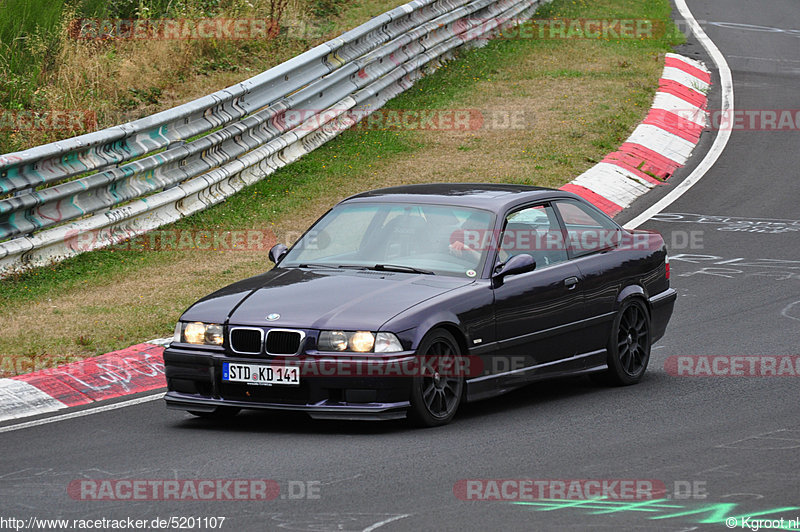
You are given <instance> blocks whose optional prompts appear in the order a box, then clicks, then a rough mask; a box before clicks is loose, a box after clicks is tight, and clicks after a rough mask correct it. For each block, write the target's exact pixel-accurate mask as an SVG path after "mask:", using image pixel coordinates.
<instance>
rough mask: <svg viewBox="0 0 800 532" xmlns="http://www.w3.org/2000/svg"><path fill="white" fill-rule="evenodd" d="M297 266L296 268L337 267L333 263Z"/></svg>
mask: <svg viewBox="0 0 800 532" xmlns="http://www.w3.org/2000/svg"><path fill="white" fill-rule="evenodd" d="M297 267H298V268H332V269H334V270H335V269H336V268H337V266H334V265H333V264H298V265H297Z"/></svg>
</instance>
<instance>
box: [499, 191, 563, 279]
mask: <svg viewBox="0 0 800 532" xmlns="http://www.w3.org/2000/svg"><path fill="white" fill-rule="evenodd" d="M521 253H527V254H529V255H531V256H532V257H533V258H534V259H535V260H536V269H537V270H538V269H541V268H544V267H547V266H550V265H552V264H558V263H559V262H564V261H566V260H567V250H566V246H565V244H564V238H563V235H562V233H561V227H560V226H559V224H558V219H557V218H556V215H555V213H554V211H553V207H551V206H550V205H549V204H544V205H535V206H532V207H525V208H523V209H520V210H518V211H514V212H512V213H511V214H509V215H508V216H507V217H506V222H505V227H504V228H503V234H502V236H501V238H500V251H499V259H500V260H501V261H506V260H508V259H510V258H511V257H513V256H514V255H519V254H521Z"/></svg>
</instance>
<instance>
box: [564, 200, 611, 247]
mask: <svg viewBox="0 0 800 532" xmlns="http://www.w3.org/2000/svg"><path fill="white" fill-rule="evenodd" d="M555 205H556V208H557V209H558V213H559V215H561V219H562V220H563V221H564V226H565V228H566V230H567V244H568V246H569V249H570V251H571V252H572V255H573V256H574V257H582V256H584V255H588V254H590V253H594V252H597V251H602V250H604V249H608V248H610V247H613V246H615V245H617V243H618V242H619V238H620V232H619V226H617V224H615V223H614V222H613V221H612V220H611V219H610V218H608V217H607V216H606V215H604V214H602V213H600V212H597V211H595V210H594V209H593V208H591V207H589V206H588V205H584V204H582V203H580V202H578V201H574V200H559V201H556V202H555Z"/></svg>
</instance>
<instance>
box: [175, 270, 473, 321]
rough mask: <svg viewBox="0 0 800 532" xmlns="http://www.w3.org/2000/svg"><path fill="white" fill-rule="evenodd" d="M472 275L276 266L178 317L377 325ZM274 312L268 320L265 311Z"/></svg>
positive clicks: (226, 288) (183, 318) (213, 295)
mask: <svg viewBox="0 0 800 532" xmlns="http://www.w3.org/2000/svg"><path fill="white" fill-rule="evenodd" d="M472 282H473V280H472V279H459V278H457V277H446V276H436V277H434V276H431V275H421V274H409V273H395V272H378V271H371V270H365V271H361V270H358V271H354V270H323V269H319V270H306V269H300V268H287V269H283V268H276V269H273V270H272V271H270V272H267V273H265V274H262V275H259V276H256V277H252V278H250V279H246V280H244V281H240V282H238V283H235V284H233V285H230V286H227V287H225V288H223V289H222V290H219V291H217V292H215V293H213V294H211V295H209V296H207V297H205V298H203V299H201V300H200V301H198V302H197V303H195V304H194V305H193V306H192V307H191V308H189V310H187V311H186V312H185V313H184V315H183V316H182V317H181V320H183V321H204V322H211V323H225V322H229V323H231V324H236V325H253V326H264V325H269V326H270V327H293V328H305V329H336V330H339V329H342V330H372V331H376V330H379V328H380V326H381V325H383V324H384V323H386V322H387V321H388V320H389V319H391V318H392V317H394V316H396V315H397V314H399V313H400V312H403V311H404V310H407V309H409V308H411V307H413V306H414V305H416V304H418V303H421V302H422V301H425V300H427V299H430V298H432V297H436V296H438V295H441V294H444V293H445V292H449V291H450V290H454V289H456V288H459V287H462V286H466V285H468V284H471V283H472ZM270 315H272V316H273V317H274V315H279V317H278V318H275V319H272V320H267V316H270Z"/></svg>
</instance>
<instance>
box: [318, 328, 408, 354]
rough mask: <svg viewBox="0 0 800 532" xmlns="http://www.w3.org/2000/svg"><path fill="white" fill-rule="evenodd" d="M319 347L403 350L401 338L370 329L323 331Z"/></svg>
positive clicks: (392, 351) (355, 349)
mask: <svg viewBox="0 0 800 532" xmlns="http://www.w3.org/2000/svg"><path fill="white" fill-rule="evenodd" d="M317 348H318V349H319V350H320V351H354V352H356V353H371V352H375V353H395V352H397V351H402V350H403V346H402V345H401V344H400V340H398V339H397V336H395V335H394V334H392V333H388V332H379V333H377V334H376V333H372V332H369V331H349V332H348V331H322V332H320V333H319V341H318V342H317Z"/></svg>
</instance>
